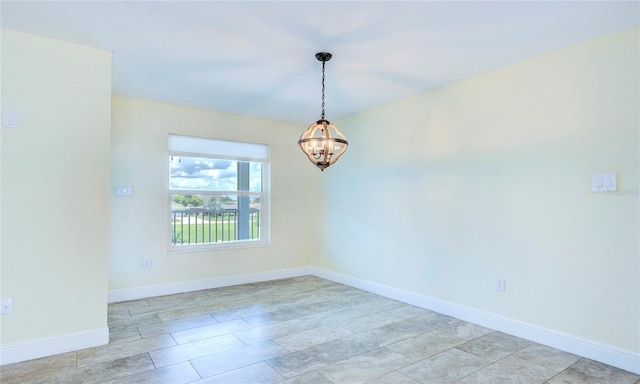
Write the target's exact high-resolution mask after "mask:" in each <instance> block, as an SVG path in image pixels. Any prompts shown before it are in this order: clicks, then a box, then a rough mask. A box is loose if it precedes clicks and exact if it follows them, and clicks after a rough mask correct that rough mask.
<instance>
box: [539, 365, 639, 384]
mask: <svg viewBox="0 0 640 384" xmlns="http://www.w3.org/2000/svg"><path fill="white" fill-rule="evenodd" d="M638 380H640V376H638V375H634V374H632V373H630V372H627V371H623V370H622V369H618V368H615V367H611V366H608V365H606V364H602V363H599V362H597V361H593V360H589V359H580V360H578V361H577V362H576V363H575V364H573V365H572V366H570V367H569V368H567V369H566V370H564V371H562V372H561V373H559V374H558V375H556V376H555V377H553V379H551V380H549V384H583V383H588V384H614V383H615V384H635V383H636V382H637V381H638Z"/></svg>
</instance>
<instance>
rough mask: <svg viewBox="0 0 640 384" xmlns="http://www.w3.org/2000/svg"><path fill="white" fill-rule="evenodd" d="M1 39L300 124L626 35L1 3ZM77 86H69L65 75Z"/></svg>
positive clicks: (217, 8)
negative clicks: (40, 43)
mask: <svg viewBox="0 0 640 384" xmlns="http://www.w3.org/2000/svg"><path fill="white" fill-rule="evenodd" d="M0 12H1V14H0V17H1V23H2V27H3V28H9V29H14V30H18V31H24V32H28V33H32V34H35V35H41V36H45V37H50V38H54V39H59V40H64V41H68V42H73V43H77V44H82V45H86V46H91V47H96V48H101V49H105V50H108V51H111V52H112V53H113V93H114V94H116V95H123V96H129V97H136V98H143V99H149V100H157V101H163V102H168V103H173V104H180V105H187V106H193V107H198V108H206V109H212V110H217V111H223V112H229V113H234V114H241V115H247V116H256V117H264V118H269V119H275V120H284V121H290V122H296V123H303V125H304V126H306V125H308V124H310V123H311V122H313V121H314V120H316V119H318V118H319V117H320V112H321V76H322V73H321V70H322V64H321V63H320V62H319V61H317V60H316V58H315V53H316V52H319V51H327V52H331V53H332V54H333V59H332V60H331V61H329V62H327V64H326V113H327V114H326V117H327V119H329V120H332V119H335V118H338V117H342V116H345V115H349V114H352V113H355V112H358V111H362V110H365V109H368V108H371V107H375V106H377V105H380V104H383V103H387V102H390V101H393V100H398V99H401V98H403V97H407V96H410V95H413V94H416V93H419V92H422V91H425V90H429V89H433V88H436V87H440V86H443V85H445V84H448V83H451V82H455V81H458V80H462V79H464V78H468V77H471V76H475V75H478V74H481V73H484V72H488V71H491V70H494V69H497V68H500V67H504V66H507V65H510V64H514V63H517V62H519V61H522V60H526V59H530V58H532V57H535V56H538V55H541V54H545V53H548V52H551V51H554V50H557V49H560V48H563V47H567V46H569V45H573V44H577V43H580V42H583V41H586V40H589V39H593V38H596V37H599V36H602V35H605V34H608V33H611V32H615V31H618V30H621V29H624V28H629V27H632V26H634V25H637V24H640V2H637V1H631V2H622V1H601V2H594V1H562V2H561V1H558V2H554V1H550V2H542V1H522V2H506V1H505V2H503V1H466V2H465V1H412V2H401V1H373V2H371V1H349V2H340V1H326V2H309V1H295V2H283V1H258V2H249V1H232V2H227V1H197V2H196V1H68V2H67V1H44V2H37V1H6V0H3V1H1V2H0ZM78 76H82V74H78Z"/></svg>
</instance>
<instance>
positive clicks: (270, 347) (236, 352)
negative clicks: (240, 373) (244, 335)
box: [191, 341, 288, 377]
mask: <svg viewBox="0 0 640 384" xmlns="http://www.w3.org/2000/svg"><path fill="white" fill-rule="evenodd" d="M287 353H288V351H286V350H285V349H283V348H282V347H280V346H279V345H278V344H276V343H274V342H273V341H265V342H261V343H256V344H252V345H243V346H240V347H237V348H233V349H228V350H225V351H222V352H218V353H212V354H208V355H207V356H204V357H200V358H197V359H192V360H191V364H192V365H193V367H194V368H195V369H196V371H198V373H199V374H200V376H201V377H209V376H213V375H218V374H220V373H224V372H228V371H232V370H234V369H238V368H242V367H244V366H247V365H252V364H256V363H259V362H261V361H264V360H268V359H272V358H275V357H278V356H283V355H285V354H287Z"/></svg>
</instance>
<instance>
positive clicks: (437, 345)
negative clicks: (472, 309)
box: [387, 330, 465, 361]
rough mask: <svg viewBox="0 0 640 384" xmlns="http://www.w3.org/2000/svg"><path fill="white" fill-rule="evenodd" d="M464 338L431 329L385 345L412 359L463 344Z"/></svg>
mask: <svg viewBox="0 0 640 384" xmlns="http://www.w3.org/2000/svg"><path fill="white" fill-rule="evenodd" d="M464 342H465V340H464V339H461V338H459V337H456V336H453V335H450V334H448V333H445V332H441V331H438V330H436V331H431V332H427V333H423V334H420V335H418V336H415V337H412V338H410V339H407V340H403V341H400V342H397V343H393V344H390V345H388V346H387V348H389V349H390V350H392V351H395V352H397V353H399V354H401V355H403V356H404V357H406V358H409V359H411V360H413V361H418V360H422V359H426V358H428V357H431V356H433V355H436V354H438V353H440V352H443V351H446V350H448V349H451V348H453V347H455V346H457V345H460V344H463V343H464Z"/></svg>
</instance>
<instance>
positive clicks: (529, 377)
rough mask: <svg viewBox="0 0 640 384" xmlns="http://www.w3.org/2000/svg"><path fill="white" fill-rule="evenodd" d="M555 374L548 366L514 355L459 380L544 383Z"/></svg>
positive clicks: (477, 383) (478, 383)
mask: <svg viewBox="0 0 640 384" xmlns="http://www.w3.org/2000/svg"><path fill="white" fill-rule="evenodd" d="M555 374H556V371H553V370H551V369H548V368H544V367H541V366H539V365H536V364H532V363H530V362H528V361H525V360H522V359H520V358H518V357H516V356H509V357H507V358H505V359H503V360H500V361H498V362H497V363H495V364H492V365H489V366H487V367H486V368H484V369H482V370H480V371H478V372H476V373H474V374H473V375H470V376H468V377H465V378H464V379H462V380H460V382H461V383H464V384H481V383H482V384H493V383H518V384H539V383H544V382H546V381H547V380H548V379H550V378H551V377H553V376H554V375H555Z"/></svg>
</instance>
